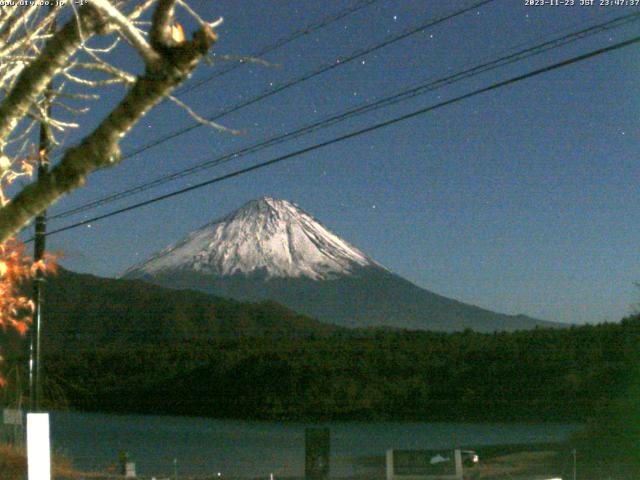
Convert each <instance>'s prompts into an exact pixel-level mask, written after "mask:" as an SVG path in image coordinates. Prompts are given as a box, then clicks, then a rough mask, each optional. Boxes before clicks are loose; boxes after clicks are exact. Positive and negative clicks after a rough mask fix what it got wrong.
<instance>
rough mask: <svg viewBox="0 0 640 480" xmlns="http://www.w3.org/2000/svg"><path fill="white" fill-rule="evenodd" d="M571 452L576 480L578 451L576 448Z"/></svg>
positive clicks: (574, 479) (574, 478)
mask: <svg viewBox="0 0 640 480" xmlns="http://www.w3.org/2000/svg"><path fill="white" fill-rule="evenodd" d="M571 453H572V454H573V480H576V470H577V468H576V467H577V461H576V456H577V453H578V451H577V450H576V449H575V448H574V449H573V450H572V452H571Z"/></svg>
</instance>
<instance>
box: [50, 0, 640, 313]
mask: <svg viewBox="0 0 640 480" xmlns="http://www.w3.org/2000/svg"><path fill="white" fill-rule="evenodd" d="M472 3H474V2H472V1H469V0H465V1H439V0H438V1H435V0H431V1H424V0H423V1H417V0H415V1H408V0H397V1H389V0H380V1H377V2H375V3H374V4H373V5H371V6H369V7H366V8H363V9H362V10H360V11H358V12H357V13H354V14H352V15H350V16H348V17H346V18H343V19H341V20H339V21H337V22H335V23H333V24H331V25H330V26H329V27H327V28H325V29H322V30H319V31H317V32H313V33H311V34H309V35H306V36H304V37H302V38H300V39H298V40H296V41H295V42H292V43H291V44H289V45H287V46H286V47H284V48H281V49H279V50H277V51H275V52H273V53H271V54H269V55H267V56H266V57H265V58H264V59H265V60H267V61H269V62H271V63H272V64H273V66H270V67H268V66H263V65H258V64H249V65H244V66H242V67H241V68H238V69H236V70H235V71H233V72H232V73H229V74H227V75H225V76H223V77H220V78H218V79H216V80H214V81H212V82H210V83H208V84H206V86H203V87H201V88H199V89H196V90H194V91H193V92H191V93H189V94H187V95H185V96H184V97H182V99H183V100H185V101H187V102H188V103H189V104H190V105H192V106H193V107H194V108H195V109H196V110H197V111H198V112H199V113H201V114H204V115H210V114H213V113H215V112H218V111H220V110H221V109H224V108H227V107H229V106H233V105H235V104H236V103H238V102H239V101H241V100H243V99H247V98H250V97H251V96H253V95H256V93H258V92H261V91H264V90H266V89H268V88H273V86H277V85H279V84H281V83H282V82H285V81H287V80H289V79H292V78H295V77H297V76H299V75H301V74H303V73H304V72H308V71H311V70H314V69H315V68H317V67H318V66H319V65H323V64H326V63H328V62H334V61H336V59H338V58H340V57H343V56H347V55H349V54H351V53H352V52H354V51H356V50H359V49H361V48H365V47H367V46H370V45H373V44H375V43H377V42H380V41H382V40H383V39H384V38H386V37H387V36H388V35H393V34H397V33H399V32H401V31H402V30H404V29H406V28H410V27H412V26H415V25H418V24H420V23H422V22H424V21H425V20H426V19H428V18H432V17H435V16H439V15H442V14H444V13H446V12H450V11H453V10H456V9H458V8H460V7H461V6H464V5H470V4H472ZM576 3H578V4H579V0H576ZM596 3H598V2H597V1H596ZM349 4H350V2H348V1H343V0H327V1H323V2H311V1H308V0H307V1H302V0H300V1H294V0H287V1H282V0H281V1H265V0H260V1H257V0H256V1H247V0H243V1H238V0H224V1H215V2H213V1H206V0H194V1H193V2H192V5H193V7H194V8H195V9H196V10H198V11H199V12H201V13H202V14H203V15H204V16H207V17H208V18H214V17H217V16H223V17H224V18H225V23H224V25H223V26H222V27H221V28H220V29H219V34H220V41H219V44H218V45H217V47H216V49H215V50H216V52H217V54H218V55H222V54H225V55H250V54H251V53H253V52H256V51H258V50H260V49H261V48H263V47H264V46H265V45H268V44H271V43H273V42H274V41H276V40H278V39H279V38H281V37H284V36H287V35H288V34H290V33H291V32H293V31H295V30H298V29H300V28H301V27H303V26H305V25H307V24H310V23H314V22H317V21H318V20H320V19H322V18H323V17H325V16H327V15H329V14H331V13H332V12H337V11H339V10H341V9H342V8H345V7H346V6H348V5H349ZM634 10H638V8H637V7H629V6H626V7H615V6H610V7H603V8H600V7H597V6H594V7H586V6H579V5H575V6H573V7H565V6H544V7H528V6H525V1H524V0H497V1H495V2H493V3H491V4H489V5H487V6H484V7H481V8H478V9H476V10H474V11H472V12H469V13H466V14H464V15H463V16H460V17H457V18H455V19H452V20H450V21H447V22H445V23H442V24H440V25H438V26H435V27H434V28H431V29H429V30H427V31H425V32H423V33H420V34H417V35H414V36H412V37H410V38H408V39H405V40H403V41H400V42H397V43H395V44H393V45H391V46H389V47H386V48H383V49H381V50H378V51H377V52H375V53H374V54H371V55H369V56H366V57H364V58H362V59H359V60H358V61H356V62H352V63H350V64H348V65H344V66H341V67H339V68H335V69H333V70H332V71H330V72H327V73H326V74H323V75H320V76H318V77H316V78H314V79H313V80H311V81H308V82H304V83H302V84H300V85H298V86H296V87H293V88H291V89H289V90H287V91H285V92H282V93H279V94H277V95H274V96H273V97H271V98H269V99H268V100H266V101H263V102H259V103H258V104H256V105H253V106H251V107H248V108H244V109H242V110H240V111H238V112H236V113H234V114H232V115H229V116H227V117H225V118H224V119H222V120H221V123H223V124H224V125H226V126H229V127H233V128H236V129H239V130H242V131H243V134H242V135H241V136H239V137H234V136H231V135H229V134H226V133H219V132H215V131H213V130H211V129H208V128H206V127H202V128H198V129H196V130H194V131H192V132H191V133H189V134H187V135H184V136H182V137H180V138H178V139H175V140H173V141H171V142H167V143H165V144H163V145H162V146H160V147H156V148H153V149H150V150H148V151H146V152H145V153H144V154H142V155H139V156H137V157H135V158H131V159H128V160H127V161H125V162H124V163H122V164H121V165H119V166H118V167H116V168H113V169H110V170H105V171H102V172H99V173H97V174H95V175H94V176H93V177H92V178H91V180H90V181H89V182H88V184H87V186H86V187H85V188H83V189H82V190H81V191H78V192H76V193H74V194H73V195H71V196H69V197H68V198H65V199H64V200H63V201H61V202H60V203H59V204H58V205H56V206H55V207H54V208H53V209H52V210H51V211H52V213H55V212H59V211H62V210H65V209H68V208H70V207H73V206H76V205H80V204H82V203H84V202H86V201H89V200H92V199H94V198H96V197H98V196H100V195H104V194H107V193H111V192H113V191H118V190H120V189H123V188H126V187H128V186H132V185H136V184H138V183H140V182H141V181H146V180H149V179H152V178H155V177H156V176H157V175H161V174H163V173H168V172H173V171H176V170H179V169H181V168H186V167H189V166H192V165H194V164H196V163H198V162H201V161H203V160H205V159H207V158H212V157H215V156H218V155H220V154H223V153H227V152H231V151H233V150H235V149H238V148H239V147H242V146H244V145H249V144H251V143H253V142H256V141H259V140H261V139H265V138H268V137H271V136H273V135H275V134H278V133H281V132H285V131H288V130H290V129H293V128H295V127H297V126H299V125H302V124H305V123H307V122H310V121H313V120H316V119H321V118H323V117H325V116H326V115H329V114H331V113H334V112H340V111H342V110H344V109H346V108H348V107H351V106H355V105H358V104H360V103H361V102H364V101H373V100H376V99H377V98H380V97H381V96H383V95H385V94H388V93H392V92H395V91H397V90H400V89H402V88H406V87H408V86H413V85H416V84H418V83H421V82H425V81H427V80H429V79H437V78H440V77H442V76H445V75H447V74H450V73H453V72H456V71H458V70H462V69H464V68H468V67H470V66H473V65H476V64H478V63H482V61H486V60H487V59H492V58H495V57H497V56H499V55H500V54H502V53H504V52H505V51H507V50H509V49H513V48H515V47H521V46H525V45H532V44H535V43H538V42H540V41H542V40H543V39H548V38H550V36H551V35H552V34H558V33H559V32H563V33H568V32H569V31H573V30H577V29H578V28H581V27H584V26H586V25H591V24H596V23H599V22H602V21H604V20H606V19H610V18H613V17H615V16H619V15H623V14H626V13H631V12H632V11H634ZM639 25H640V22H636V23H632V24H630V25H628V26H626V27H624V28H621V29H617V30H614V31H611V32H605V33H601V34H599V35H596V36H594V37H590V38H589V39H586V40H582V41H580V42H577V43H574V44H572V45H569V46H566V47H563V48H560V49H558V50H554V51H553V52H549V53H546V54H544V55H542V56H540V57H534V58H531V59H527V60H526V61H524V62H521V63H518V64H516V65H513V66H509V67H506V68H502V69H499V70H496V71H493V72H491V73H487V74H484V75H480V76H477V77H474V78H472V79H468V80H465V81H462V82H459V83H457V84H455V85H452V86H448V87H445V88H442V89H440V90H437V91H434V92H432V93H429V94H426V95H424V96H421V97H418V98H414V99H412V100H409V101H407V102H404V103H402V104H399V105H396V106H393V107H390V108H386V109H381V110H378V111H376V112H374V113H371V114H368V115H365V116H363V117H360V118H357V119H354V120H350V121H347V122H345V123H342V124H340V125H337V126H334V127H331V128H328V129H325V130H321V131H319V132H315V133H313V134H311V135H309V136H306V137H304V138H301V139H297V140H294V141H291V142H287V143H285V144H283V145H279V146H277V147H273V148H269V149H266V150H263V151H261V152H259V153H257V154H254V155H250V156H248V157H245V158H243V159H240V160H238V161H235V162H230V163H229V164H227V165H224V166H220V167H216V168H213V169H211V170H209V171H206V172H201V173H199V174H198V175H196V176H194V177H190V178H185V179H182V180H180V181H178V182H174V183H172V184H168V185H165V186H163V187H160V188H157V189H155V190H151V191H148V192H146V193H144V194H141V195H139V196H137V197H132V198H129V199H127V200H124V201H121V202H115V203H112V204H110V205H108V206H105V207H104V208H101V209H97V210H92V211H90V212H86V213H85V214H82V215H78V216H76V217H71V218H66V219H64V220H62V219H61V220H59V221H54V222H51V225H50V228H57V227H61V226H64V225H66V224H67V223H71V222H73V221H79V220H82V219H84V218H88V217H90V216H93V215H95V214H97V213H103V212H107V211H109V210H110V209H112V208H115V207H121V206H125V205H127V204H128V203H130V202H133V201H138V200H143V199H146V198H150V197H151V196H154V195H157V194H161V193H165V192H169V191H171V190H173V189H176V188H179V187H183V186H186V185H189V184H190V183H195V182H198V181H202V180H204V179H206V178H209V177H214V176H217V175H220V174H222V173H225V172H229V171H231V170H233V169H236V168H239V167H243V166H247V165H251V164H254V163H257V162H260V161H264V160H268V159H270V158H273V157H275V156H277V155H279V154H283V153H287V152H290V151H293V150H296V149H299V148H302V147H305V146H308V145H311V144H313V143H316V142H319V141H323V140H326V139H329V138H332V137H334V136H336V135H339V134H340V133H344V132H348V131H350V130H353V129H356V128H359V127H363V126H366V125H370V124H372V123H374V122H377V121H381V120H384V119H387V118H391V117H393V116H396V115H400V114H402V113H406V112H409V111H412V110H416V109H418V108H421V107H425V106H427V105H430V104H433V103H437V102H438V101H441V100H445V99H448V98H452V97H454V96H456V95H459V94H461V93H465V92H468V91H472V90H474V89H477V88H480V87H482V86H485V85H489V84H491V83H493V82H496V81H498V80H502V79H506V78H509V77H511V76H514V75H517V74H520V73H524V72H527V71H529V70H533V69H535V68H539V67H541V66H544V65H547V64H551V63H553V62H555V61H559V60H561V59H564V58H568V57H570V56H573V55H576V54H579V53H584V52H587V51H590V50H592V49H595V48H599V47H603V46H606V45H610V44H613V43H615V42H617V41H621V40H623V39H627V38H631V37H633V36H635V35H637V34H638V32H640V28H639ZM118 55H119V57H118V58H117V60H118V61H119V62H121V63H123V64H125V65H127V66H129V67H131V68H134V69H135V68H138V67H137V65H134V62H133V61H132V60H130V58H133V57H134V53H133V52H132V51H129V50H126V48H125V49H123V50H122V51H121V52H120V53H119V54H118ZM226 65H227V63H226V62H218V63H217V64H215V65H214V66H213V67H206V66H202V67H200V69H199V70H198V71H197V73H196V75H195V78H194V80H197V79H199V78H204V77H206V76H207V75H210V74H211V72H212V71H215V69H216V68H224V67H225V66H226ZM639 78H640V48H638V47H637V46H632V47H628V48H625V49H622V50H618V51H616V52H613V53H610V54H606V55H602V56H599V57H597V58H594V59H591V60H587V61H585V62H581V63H579V64H576V65H572V66H569V67H566V68H563V69H560V70H557V71H555V72H552V73H550V74H547V75H544V76H541V77H537V78H534V79H530V80H525V81H523V82H520V83H518V84H515V85H512V86H508V87H506V88H502V89H499V90H497V91H493V92H490V93H487V94H483V95H480V96H477V97H474V98H472V99H469V100H466V101H463V102H460V103H458V104H455V105H452V106H449V107H445V108H442V109H439V110H437V111H434V112H432V113H429V114H427V115H424V116H421V117H419V118H415V119H413V120H409V121H406V122H402V123H399V124H396V125H394V126H391V127H388V128H384V129H381V130H378V131H375V132H372V133H370V134H367V135H364V136H360V137H358V138H354V139H351V140H348V141H345V142H342V143H339V144H335V145H332V146H329V147H327V148H323V149H321V150H317V151H315V152H313V153H310V154H307V155H303V156H300V157H298V158H296V159H293V160H290V161H287V162H284V163H281V164H278V165H276V166H273V167H270V168H268V169H264V170H260V171H257V172H254V173H250V174H247V175H243V176H240V177H238V178H235V179H232V180H229V181H227V182H224V183H220V184H216V185H214V186H211V187H207V188H204V189H201V190H198V191H195V192H192V193H189V194H186V195H182V196H180V197H177V198H174V199H172V200H169V201H165V202H160V203H157V204H155V205H153V206H149V207H144V208H141V209H138V210H136V211H133V212H129V213H126V214H123V215H119V216H117V217H114V218H110V219H108V220H104V221H102V222H97V223H94V224H91V225H87V226H84V227H81V228H78V229H75V230H71V231H68V232H65V233H61V234H58V235H54V236H51V237H49V248H50V249H51V250H62V251H63V252H64V255H65V258H64V260H63V264H64V265H66V266H68V267H70V268H73V269H76V270H80V271H88V272H91V273H95V274H99V275H107V276H115V275H117V274H119V273H121V272H122V271H123V270H124V269H125V268H127V267H128V266H130V265H131V264H133V263H135V262H137V261H140V260H142V259H143V258H145V257H146V256H147V255H149V254H150V253H152V252H154V251H156V250H158V249H160V248H163V247H164V246H166V245H167V244H168V243H170V242H172V241H175V240H177V239H178V238H180V237H182V236H183V235H184V234H186V233H188V232H190V231H191V230H193V229H195V228H197V227H199V226H201V225H202V224H204V223H207V222H209V221H211V220H213V219H215V218H217V217H220V216H222V215H224V214H226V213H228V212H229V211H231V210H233V209H235V208H237V207H239V206H240V205H242V204H243V203H244V202H246V201H248V200H250V199H253V198H256V197H258V196H262V195H270V196H274V197H279V198H285V199H288V200H290V201H293V202H295V203H297V204H299V205H300V206H301V207H302V208H303V209H305V210H306V211H308V212H309V213H311V214H312V215H314V216H315V217H316V218H318V219H319V220H320V221H322V222H323V223H324V224H325V225H327V226H328V227H329V228H331V229H332V230H333V231H334V232H336V233H337V234H339V235H340V236H342V237H344V238H345V239H347V240H348V241H350V242H351V243H353V244H354V245H356V246H357V247H359V248H360V249H362V250H364V251H365V252H367V253H368V254H369V255H371V256H372V257H373V258H375V259H376V260H377V261H378V262H380V263H381V264H383V265H385V266H386V267H387V268H389V269H391V270H393V271H395V272H396V273H399V274H400V275H403V276H405V277H406V278H408V279H410V280H411V281H413V282H415V283H416V284H418V285H420V286H422V287H424V288H427V289H429V290H432V291H435V292H437V293H440V294H443V295H446V296H449V297H453V298H456V299H459V300H462V301H465V302H468V303H473V304H477V305H480V306H483V307H487V308H490V309H493V310H497V311H501V312H506V313H525V314H528V315H531V316H535V317H539V318H544V319H549V320H560V321H567V322H576V323H582V322H596V321H602V320H605V319H607V320H617V319H619V318H620V317H622V316H623V315H625V314H627V313H629V312H630V309H631V308H632V305H633V304H634V303H635V302H636V301H638V298H640V292H637V291H636V290H635V287H634V282H635V281H638V280H640V273H639V272H640V259H639V256H638V247H639V245H640V229H639V228H638V225H640V193H639V190H638V187H637V185H638V182H639V180H640V178H639V173H640V164H639V162H638V159H637V155H638V142H639V141H640V130H639V129H638V126H639V125H640V121H639V118H638V112H639V107H640V84H639V83H638V82H639V81H638V79H639ZM121 95H122V89H121V88H113V89H112V90H109V91H108V93H106V94H105V95H104V97H103V99H102V100H101V102H100V103H99V104H98V105H97V106H96V108H95V109H94V110H93V112H92V113H91V114H89V115H88V116H87V118H86V119H84V120H83V127H82V129H81V131H80V132H79V133H83V132H84V133H86V132H87V131H88V129H89V128H90V127H91V126H92V125H95V124H96V122H98V121H99V119H100V118H101V117H102V115H103V114H104V113H105V112H106V108H107V107H108V106H109V105H110V104H112V103H113V102H115V101H117V99H118V98H120V96H121ZM189 123H191V119H190V118H189V117H188V116H187V115H186V114H185V113H184V112H181V111H180V110H178V109H177V108H175V107H174V106H171V105H168V104H163V105H162V106H160V107H159V108H157V109H156V110H155V111H154V112H152V113H151V114H149V115H148V116H147V117H146V118H144V119H143V121H142V122H141V123H140V124H139V125H138V126H137V127H136V129H135V130H134V131H133V132H132V133H131V134H130V135H129V137H127V139H126V141H125V142H124V145H123V150H125V151H126V150H128V149H131V148H132V147H135V146H138V145H142V144H145V143H146V142H148V141H150V140H153V139H155V138H156V137H157V136H159V135H162V134H163V133H167V132H170V131H173V130H174V129H176V128H179V127H182V126H185V125H188V124H189ZM74 138H77V135H75V136H72V137H71V138H69V140H68V141H69V142H73V139H74Z"/></svg>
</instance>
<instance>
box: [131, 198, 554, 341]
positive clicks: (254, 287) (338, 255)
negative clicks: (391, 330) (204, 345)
mask: <svg viewBox="0 0 640 480" xmlns="http://www.w3.org/2000/svg"><path fill="white" fill-rule="evenodd" d="M125 276H126V277H128V278H137V279H141V280H143V281H147V282H150V283H155V284H157V285H162V286H164V287H168V288H172V289H189V290H200V291H203V292H206V293H209V294H213V295H216V296H217V297H226V298H233V299H236V300H240V301H250V302H254V301H265V300H271V301H276V302H279V303H281V304H282V305H285V306H288V307H289V308H291V309H293V310H294V311H296V312H298V313H302V314H305V315H309V316H311V317H314V318H317V319H319V320H324V321H327V322H331V323H334V324H337V325H342V326H347V327H354V326H356V327H379V326H385V327H395V328H410V329H430V330H444V331H454V330H462V329H465V328H473V329H475V330H478V331H483V332H493V331H496V330H518V329H524V328H533V327H534V326H536V325H541V326H551V325H552V324H551V323H550V322H544V321H541V320H536V319H533V318H529V317H525V316H521V315H504V314H501V313H496V312H491V311H489V310H486V309H483V308H480V307H477V306H475V305H469V304H466V303H462V302H459V301H457V300H453V299H450V298H446V297H443V296H442V295H438V294H436V293H433V292H430V291H428V290H425V289H423V288H420V287H418V286H417V285H414V284H413V283H411V282H410V281H408V280H406V279H404V278H402V277H400V276H398V275H396V274H394V273H392V272H390V271H389V270H387V269H385V268H383V267H381V266H380V265H378V264H377V263H376V262H374V261H373V260H372V259H371V258H370V257H368V256H367V255H365V254H364V253H362V252H361V251H360V250H358V249H357V248H355V247H354V246H352V245H350V244H349V243H347V242H346V241H344V240H342V239H341V238H340V237H338V236H337V235H336V234H334V233H332V232H331V231H329V230H328V229H327V228H326V227H324V226H323V225H322V224H320V223H319V222H318V221H316V220H315V219H314V218H313V217H312V216H311V215H309V214H308V213H305V212H304V211H302V210H301V209H300V208H298V206H296V205H294V204H292V203H290V202H287V201H286V200H276V199H273V198H270V197H263V198H260V199H257V200H253V201H251V202H249V203H247V204H246V205H244V206H243V207H241V208H240V209H238V210H236V211H235V212H233V213H231V214H229V215H227V216H226V217H224V218H222V219H221V220H217V221H215V222H212V223H210V224H208V225H205V226H204V227H202V228H200V229H198V230H196V231H194V232H192V233H190V234H189V235H187V236H186V237H185V238H184V239H182V240H180V241H179V242H177V243H174V244H173V245H171V246H169V247H168V248H166V249H164V250H163V251H161V252H159V253H157V254H155V255H153V256H151V258H149V259H148V260H147V261H145V262H143V263H141V264H139V265H136V266H134V267H132V268H130V269H129V270H128V271H127V272H126V273H125Z"/></svg>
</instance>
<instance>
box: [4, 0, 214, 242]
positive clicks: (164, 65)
mask: <svg viewBox="0 0 640 480" xmlns="http://www.w3.org/2000/svg"><path fill="white" fill-rule="evenodd" d="M173 6H174V1H173V0H160V2H159V4H158V7H157V9H156V11H155V12H154V16H153V25H152V27H151V32H152V38H153V40H152V45H153V47H154V49H155V50H156V51H157V52H158V54H159V61H157V62H155V63H153V64H152V65H147V69H146V72H145V73H144V74H143V75H141V76H139V77H137V79H136V81H135V83H134V84H133V86H132V87H131V89H130V90H129V91H128V92H127V94H126V95H125V97H124V98H123V99H122V101H121V102H120V103H119V104H118V106H117V107H116V108H115V109H114V110H113V111H112V112H111V113H110V114H109V115H108V116H107V117H106V118H105V119H104V120H103V121H102V122H101V123H100V125H99V126H98V127H97V128H96V129H95V130H94V131H93V132H92V133H91V134H89V135H88V136H87V137H85V138H84V140H82V142H81V143H80V144H79V145H78V146H76V147H73V148H70V149H68V150H67V151H66V153H65V155H64V156H63V158H62V160H61V161H60V162H59V163H58V164H57V165H55V167H53V169H52V170H51V171H50V172H49V173H48V174H46V175H43V176H41V177H40V178H38V180H37V181H35V182H33V183H32V184H30V185H28V186H26V187H25V188H24V189H23V190H22V191H21V192H20V193H18V195H16V196H15V197H14V198H13V199H12V200H11V202H10V203H9V204H7V205H6V206H5V207H4V208H1V209H0V242H3V241H5V240H6V239H7V238H9V237H10V236H11V235H13V234H14V233H15V232H16V231H18V230H19V229H20V228H22V227H23V226H24V225H26V224H27V223H28V222H29V220H30V219H31V218H32V217H34V216H35V215H37V214H39V213H40V212H42V211H43V210H45V209H46V208H47V207H49V206H50V205H51V204H53V203H54V202H56V201H57V200H58V199H59V198H60V197H62V196H63V195H65V194H66V193H68V192H70V191H71V190H73V189H75V188H77V187H79V186H81V185H83V184H84V183H85V182H86V178H87V176H88V175H89V174H90V173H91V172H93V171H95V170H97V169H100V168H104V167H107V166H111V165H114V164H116V163H118V162H119V160H120V150H119V141H120V139H121V138H122V137H124V136H125V135H126V134H127V133H128V132H129V130H130V129H131V128H132V127H133V126H134V125H135V124H136V123H137V122H138V121H139V120H140V119H141V118H142V117H143V116H144V115H145V113H146V112H147V111H148V110H149V109H151V108H152V107H153V106H154V105H156V104H157V103H158V102H160V101H161V100H162V99H163V98H165V97H166V96H167V95H169V93H170V92H171V90H172V89H173V88H175V87H176V86H177V85H179V84H180V83H181V82H182V81H184V80H185V79H186V78H187V77H188V76H189V75H190V74H191V72H192V71H193V69H194V68H195V67H196V66H197V64H198V62H199V61H200V60H201V59H202V58H203V57H205V56H206V55H207V53H208V50H209V48H210V47H211V45H212V44H213V43H214V42H215V40H216V38H217V37H216V35H215V33H214V32H213V31H212V30H211V29H210V28H209V27H208V26H206V25H205V26H204V27H202V29H201V30H199V31H197V32H196V33H195V34H194V36H193V39H192V40H190V41H185V42H182V43H180V44H179V45H175V42H173V41H172V39H171V37H170V33H169V34H168V35H166V32H167V28H170V27H171V22H172V17H173ZM87 23H89V22H87ZM91 25H92V29H93V30H95V29H96V28H98V27H97V26H96V25H94V24H91ZM65 28H67V33H66V34H65V35H63V36H59V35H58V34H56V35H55V37H54V38H52V40H51V41H50V42H49V43H48V45H47V47H45V50H44V51H43V54H44V52H45V51H47V52H49V54H50V55H52V56H55V55H54V54H56V53H58V54H59V52H60V50H64V49H67V51H69V50H70V49H71V48H74V49H77V48H78V47H79V43H78V41H79V40H78V38H79V37H80V34H79V33H78V31H77V28H76V29H74V28H73V27H70V26H69V25H67V26H65ZM153 32H155V33H153ZM169 32H170V31H169ZM58 33H59V32H58ZM67 37H72V38H73V39H74V41H71V39H69V38H67ZM54 40H56V41H55V42H54ZM60 43H61V44H60ZM52 44H54V45H55V48H54V47H53V46H52ZM34 63H35V62H34ZM61 63H62V62H59V64H58V67H57V69H52V70H50V72H51V73H53V72H54V71H57V70H60V69H61V66H60V65H61ZM39 68H40V69H42V68H44V67H42V66H41V67H39ZM36 73H37V74H38V77H42V76H45V77H46V75H45V74H43V73H42V72H40V71H39V69H38V70H36V72H32V74H33V75H35V74H36ZM23 74H24V72H23ZM33 81H37V80H32V81H31V82H27V86H28V88H27V87H24V88H26V89H27V90H28V91H29V92H33V91H36V90H38V89H35V88H34V87H33V86H32V85H30V84H31V83H33ZM23 83H24V82H23ZM45 86H46V85H45ZM42 90H44V87H42V89H40V90H39V91H40V92H41V91H42ZM12 93H13V92H12ZM30 95H31V96H30V98H31V99H32V101H33V96H32V95H33V93H31V94H30ZM5 103H6V101H5V102H3V104H2V105H0V134H3V133H4V132H6V131H10V127H12V125H11V121H13V120H11V117H10V115H9V114H8V113H6V109H5V110H4V111H3V110H2V108H3V107H5ZM13 103H14V104H19V105H20V106H21V108H22V109H23V115H22V116H24V113H26V109H28V108H29V102H24V101H22V102H19V101H18V99H14V102H13ZM3 113H4V115H3ZM7 117H9V119H7ZM20 118H21V117H20ZM15 121H16V122H17V120H15ZM13 126H15V125H13Z"/></svg>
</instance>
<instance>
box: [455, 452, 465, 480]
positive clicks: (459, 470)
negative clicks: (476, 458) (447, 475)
mask: <svg viewBox="0 0 640 480" xmlns="http://www.w3.org/2000/svg"><path fill="white" fill-rule="evenodd" d="M453 455H454V458H455V460H456V478H457V479H459V480H462V476H463V473H462V452H461V451H460V450H458V449H456V450H455V451H454V452H453Z"/></svg>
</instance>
